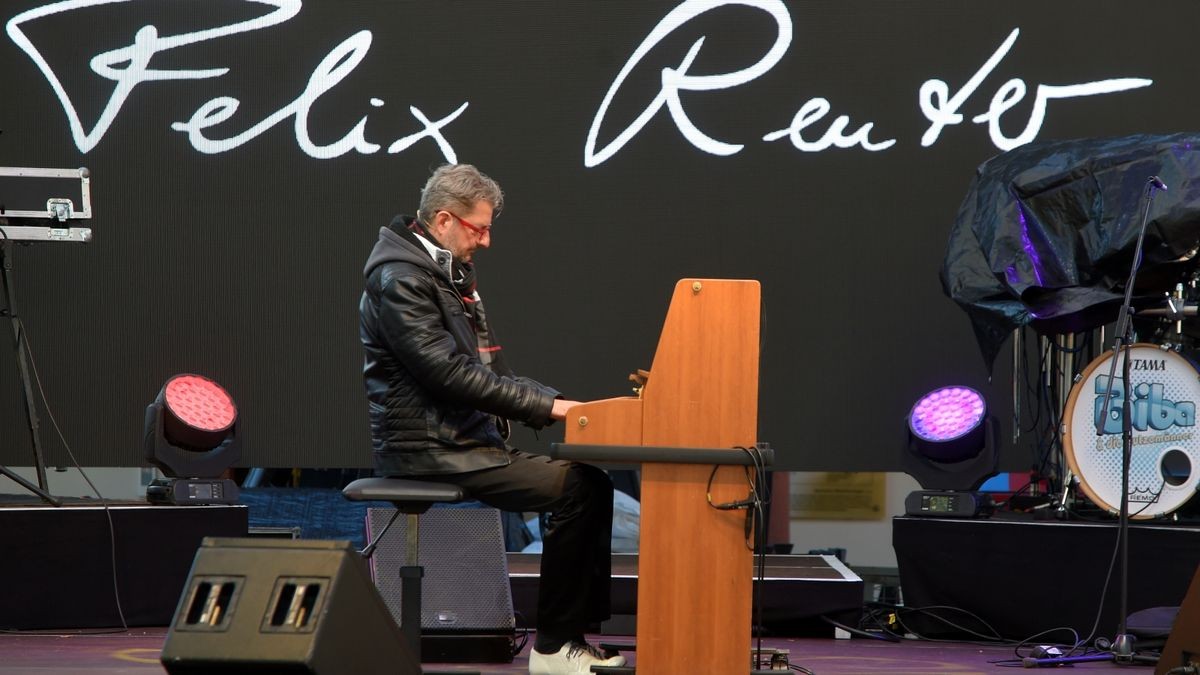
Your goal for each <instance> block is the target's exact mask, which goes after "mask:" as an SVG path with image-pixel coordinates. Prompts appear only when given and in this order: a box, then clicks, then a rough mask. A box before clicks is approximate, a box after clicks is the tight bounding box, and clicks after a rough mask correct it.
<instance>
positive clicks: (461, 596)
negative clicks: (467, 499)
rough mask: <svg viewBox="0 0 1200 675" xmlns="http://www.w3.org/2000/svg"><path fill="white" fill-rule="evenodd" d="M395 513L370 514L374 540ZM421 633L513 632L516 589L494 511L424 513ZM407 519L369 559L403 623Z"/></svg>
mask: <svg viewBox="0 0 1200 675" xmlns="http://www.w3.org/2000/svg"><path fill="white" fill-rule="evenodd" d="M394 512H395V509H368V510H367V538H368V540H370V539H373V538H374V537H375V534H376V533H378V532H379V531H381V530H382V529H383V528H384V526H385V525H387V522H388V520H390V519H391V517H392V514H393V513H394ZM419 530H420V538H419V540H420V549H421V550H420V562H421V566H422V567H424V568H425V576H424V577H423V579H422V581H421V630H422V632H423V633H437V632H448V633H512V632H513V631H514V630H515V626H516V622H515V619H514V618H513V604H512V590H511V588H510V587H509V583H508V560H507V558H506V557H505V552H504V539H503V535H502V533H501V529H500V512H499V511H497V510H496V509H475V508H471V509H459V508H435V509H430V510H429V511H426V512H425V513H423V514H421V520H420V526H419ZM407 536H408V519H407V518H406V517H405V516H404V515H401V516H400V517H399V518H398V519H397V520H396V523H395V524H394V525H392V528H391V529H390V530H388V531H387V534H385V535H384V537H383V539H381V540H380V542H379V548H378V549H376V551H375V555H374V556H372V558H371V574H372V575H373V576H374V578H375V586H376V587H377V588H378V589H379V594H380V595H382V596H383V599H384V602H386V603H387V606H388V609H389V610H390V611H391V613H392V617H393V618H395V620H396V623H397V624H399V623H400V600H401V592H400V568H401V567H402V566H403V565H404V558H405V552H406V540H407Z"/></svg>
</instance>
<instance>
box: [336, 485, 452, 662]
mask: <svg viewBox="0 0 1200 675" xmlns="http://www.w3.org/2000/svg"><path fill="white" fill-rule="evenodd" d="M342 495H343V496H344V497H345V498H346V499H349V500H350V501H354V502H364V501H379V502H391V503H392V506H395V507H396V513H395V514H394V515H393V516H392V519H391V520H389V521H388V524H387V525H386V526H385V527H384V528H383V530H381V531H380V532H379V534H377V535H375V538H374V539H373V540H372V541H371V542H370V543H369V544H367V546H366V548H364V549H363V551H362V556H363V558H370V557H371V554H373V553H374V552H375V547H376V546H377V545H378V544H379V540H380V539H381V538H383V535H384V534H385V533H386V532H387V531H388V529H389V528H390V527H391V526H392V523H394V522H396V518H398V517H399V516H400V514H401V513H403V514H405V515H406V516H407V517H408V531H407V537H406V540H405V543H406V546H405V556H404V563H405V564H404V566H403V567H401V568H400V632H401V633H403V634H404V638H405V640H407V641H408V645H409V649H411V650H412V653H413V655H414V656H415V657H416V658H417V661H418V662H419V661H420V660H421V577H422V576H424V574H425V570H424V569H423V568H422V567H421V559H420V551H421V548H420V529H419V528H420V518H421V514H422V513H425V512H426V511H428V510H429V507H431V506H433V505H434V504H439V503H444V504H450V503H454V502H461V501H463V500H465V499H467V498H468V497H467V492H466V490H464V489H462V488H461V487H459V486H457V485H450V484H447V483H431V482H427V481H423V480H406V479H404V478H360V479H358V480H356V481H354V482H353V483H350V484H349V485H347V486H346V487H345V488H344V489H343V490H342ZM425 672H426V673H427V674H428V671H425ZM454 672H455V673H457V674H458V675H463V671H454ZM429 675H431V674H429Z"/></svg>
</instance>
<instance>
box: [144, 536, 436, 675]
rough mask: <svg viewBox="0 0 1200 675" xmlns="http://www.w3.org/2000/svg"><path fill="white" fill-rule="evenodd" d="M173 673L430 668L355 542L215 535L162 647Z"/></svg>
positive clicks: (391, 673)
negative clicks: (401, 626)
mask: <svg viewBox="0 0 1200 675" xmlns="http://www.w3.org/2000/svg"><path fill="white" fill-rule="evenodd" d="M162 664H163V666H164V667H165V668H166V670H167V672H168V673H172V674H175V675H177V674H182V673H186V674H191V673H214V674H220V675H230V674H232V673H307V674H312V675H335V674H341V673H355V674H356V675H360V674H361V675H367V674H369V675H374V674H376V673H378V674H379V675H383V674H385V673H386V674H388V675H420V673H421V666H420V664H419V663H417V662H416V659H415V658H414V657H413V655H412V653H411V652H410V651H409V649H408V647H407V646H406V645H405V642H404V638H403V637H402V635H401V633H400V629H399V627H397V626H396V623H395V621H393V620H392V617H391V614H390V613H389V612H388V609H387V606H386V605H385V604H384V602H383V599H382V598H380V597H379V593H378V592H377V591H376V590H375V587H374V585H372V583H371V579H370V576H369V575H368V571H367V566H366V564H365V563H364V562H363V560H362V558H361V557H359V555H358V553H357V552H355V550H354V549H353V547H351V546H350V543H349V542H346V541H319V540H299V539H298V540H289V539H271V538H247V539H241V538H239V539H231V538H214V537H209V538H205V539H204V541H203V543H202V544H201V545H200V548H199V550H198V551H197V552H196V558H195V560H194V562H193V563H192V571H191V573H190V574H189V575H188V580H187V583H186V585H185V586H184V590H183V595H182V596H181V597H180V600H179V606H178V608H177V609H176V610H175V618H174V619H173V620H172V622H171V627H170V630H169V631H168V633H167V640H166V643H165V644H164V645H163V650H162Z"/></svg>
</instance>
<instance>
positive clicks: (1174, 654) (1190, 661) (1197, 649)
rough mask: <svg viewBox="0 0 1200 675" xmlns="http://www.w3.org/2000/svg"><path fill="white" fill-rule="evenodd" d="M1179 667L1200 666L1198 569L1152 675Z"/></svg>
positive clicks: (1199, 570) (1199, 590) (1199, 573)
mask: <svg viewBox="0 0 1200 675" xmlns="http://www.w3.org/2000/svg"><path fill="white" fill-rule="evenodd" d="M1180 666H1200V567H1197V568H1196V575H1195V576H1193V577H1192V583H1191V585H1190V586H1188V590H1187V594H1186V595H1184V596H1183V604H1182V605H1180V607H1179V614H1177V615H1176V616H1175V623H1174V624H1173V625H1172V626H1171V635H1170V637H1168V638H1167V644H1166V646H1164V647H1163V650H1162V655H1161V656H1160V657H1159V659H1158V666H1157V667H1156V668H1155V669H1154V675H1164V673H1166V672H1168V671H1170V670H1171V669H1173V668H1178V667H1180Z"/></svg>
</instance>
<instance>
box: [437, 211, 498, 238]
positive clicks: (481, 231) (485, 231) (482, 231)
mask: <svg viewBox="0 0 1200 675" xmlns="http://www.w3.org/2000/svg"><path fill="white" fill-rule="evenodd" d="M446 213H449V214H450V215H451V216H453V217H454V219H455V220H457V221H458V222H460V223H462V225H463V227H465V228H467V229H468V230H470V231H472V232H474V233H475V234H477V235H479V237H480V238H483V237H485V236H487V235H489V234H491V232H492V226H491V225H488V226H487V227H477V226H475V225H472V224H471V223H468V222H467V221H465V220H463V219H462V218H459V217H458V216H456V215H454V213H453V212H450V211H447V212H446Z"/></svg>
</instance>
